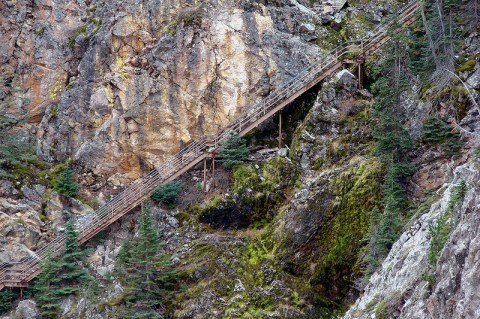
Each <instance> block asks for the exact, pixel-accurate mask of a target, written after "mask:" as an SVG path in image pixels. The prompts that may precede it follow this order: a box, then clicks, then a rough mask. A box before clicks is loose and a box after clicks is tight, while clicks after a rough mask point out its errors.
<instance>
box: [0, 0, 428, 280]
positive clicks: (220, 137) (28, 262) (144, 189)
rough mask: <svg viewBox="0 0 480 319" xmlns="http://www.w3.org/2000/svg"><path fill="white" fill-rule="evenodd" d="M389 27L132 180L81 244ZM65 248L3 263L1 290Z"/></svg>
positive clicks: (89, 225)
mask: <svg viewBox="0 0 480 319" xmlns="http://www.w3.org/2000/svg"><path fill="white" fill-rule="evenodd" d="M418 7H419V2H417V0H415V1H412V2H411V3H409V4H408V5H406V6H405V7H404V8H403V9H402V10H401V11H400V13H399V16H398V18H397V19H396V21H398V22H401V23H403V25H410V24H412V23H413V22H414V21H415V19H416V15H415V12H416V10H417V9H418ZM392 23H393V22H388V23H385V24H383V25H380V26H379V27H378V28H376V29H374V30H373V31H371V32H370V33H369V35H368V36H366V37H364V38H362V39H359V40H356V41H350V42H345V43H343V44H342V45H340V46H338V47H337V48H335V49H333V50H332V51H331V52H330V53H329V54H327V55H325V56H323V57H321V58H320V59H319V61H318V62H316V63H314V64H312V65H311V66H310V67H309V68H307V69H306V70H304V71H302V72H301V73H300V74H298V75H297V76H296V77H295V78H293V79H292V80H290V81H288V82H287V83H285V84H284V85H282V86H281V87H279V88H278V89H277V90H275V91H274V92H273V93H271V94H270V95H269V96H267V97H266V98H265V99H263V100H262V101H260V102H258V103H256V104H254V105H252V106H250V107H249V108H247V109H246V110H245V111H244V112H243V113H242V114H240V115H239V116H238V117H237V118H236V119H235V120H233V121H232V122H231V123H229V124H228V125H227V126H226V127H225V128H223V129H222V130H221V131H220V132H218V133H217V134H216V135H212V136H204V137H203V138H201V139H199V140H197V141H194V142H192V143H190V144H189V145H188V146H187V147H185V148H184V149H182V150H181V151H180V152H178V153H177V154H175V155H174V156H172V157H170V158H169V159H168V160H167V161H165V162H164V163H163V164H161V165H159V166H158V167H157V168H155V169H153V170H152V171H151V172H150V173H148V174H147V175H145V176H144V177H142V178H141V179H139V180H137V181H135V182H133V183H132V184H131V185H129V186H128V187H127V188H126V189H125V190H124V191H123V192H121V193H120V194H118V195H117V196H115V197H114V198H113V199H112V200H110V201H109V202H108V203H106V204H105V205H104V206H102V207H100V208H99V209H97V210H96V211H95V212H93V213H91V214H89V215H86V216H83V217H80V218H78V219H77V220H76V224H75V225H76V228H77V230H78V233H79V243H80V244H82V243H84V242H86V241H87V240H89V239H90V238H92V237H93V236H95V235H96V234H98V233H99V232H100V231H102V230H104V229H106V228H107V227H108V226H109V225H110V224H112V223H113V222H115V221H116V220H118V219H119V218H121V217H122V216H123V215H125V214H126V213H128V212H130V211H131V210H132V209H134V208H135V207H136V206H138V205H139V204H140V203H142V201H144V200H145V199H146V198H148V197H149V196H150V194H151V192H152V191H153V189H154V188H155V187H157V186H158V185H160V184H162V183H164V182H167V181H171V180H174V179H175V178H177V177H178V176H180V175H182V174H183V173H185V172H186V171H188V170H189V169H191V168H192V167H194V166H195V165H196V164H198V163H199V162H201V161H202V160H203V159H204V158H206V157H209V154H211V153H212V152H213V151H214V150H215V149H217V148H218V147H219V145H220V143H221V142H222V141H224V140H225V139H227V138H228V136H229V134H230V132H237V133H238V134H239V135H241V136H243V135H245V134H246V133H248V132H249V131H251V130H252V129H254V128H255V127H257V126H258V125H259V124H260V123H262V122H263V121H265V120H266V119H268V118H269V117H271V116H272V115H273V114H275V113H276V112H278V111H279V110H281V109H283V108H284V107H285V106H287V105H288V104H289V103H290V102H292V101H293V100H295V99H296V98H297V97H299V96H300V95H302V94H303V93H304V92H306V91H307V90H309V89H310V88H312V87H313V86H314V85H316V84H317V83H319V82H320V81H322V80H323V79H325V78H326V77H327V76H329V75H331V74H332V73H333V72H335V71H336V70H338V69H339V68H340V67H341V66H342V64H343V63H345V61H347V60H349V61H362V60H364V59H365V58H366V57H368V56H369V55H371V54H372V53H374V52H375V51H377V50H378V49H379V48H380V47H381V46H383V45H384V44H385V43H386V42H388V41H389V40H390V37H389V36H388V35H387V29H388V28H389V27H390V26H391V25H392ZM64 244H65V236H64V235H63V234H62V235H59V236H58V237H57V238H55V239H54V240H53V241H51V242H50V243H48V244H47V245H45V246H44V247H42V248H41V249H39V250H38V251H36V252H35V253H34V254H32V255H31V256H29V257H26V258H24V259H23V260H21V261H19V262H12V263H4V264H1V265H0V289H2V288H4V287H26V286H28V282H29V281H30V280H32V279H33V278H35V276H37V275H38V273H39V272H40V271H41V264H42V262H43V261H44V260H46V259H47V257H48V256H50V255H57V254H59V253H60V252H61V251H62V250H63V247H64Z"/></svg>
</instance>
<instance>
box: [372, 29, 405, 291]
mask: <svg viewBox="0 0 480 319" xmlns="http://www.w3.org/2000/svg"><path fill="white" fill-rule="evenodd" d="M403 41H404V38H403V36H402V35H401V33H399V32H397V34H395V35H392V42H391V43H390V44H389V45H388V46H387V47H386V50H385V53H386V54H385V60H384V61H383V62H382V63H380V64H379V65H378V66H377V67H376V68H375V70H374V76H375V77H376V81H375V82H374V84H373V85H372V92H373V93H374V95H375V102H374V105H373V115H374V116H375V117H376V119H377V124H376V127H375V128H374V132H373V136H374V138H375V140H376V148H375V151H376V154H377V156H379V158H380V159H381V160H382V161H383V162H384V164H385V166H386V175H385V180H384V183H383V194H382V195H383V196H382V201H383V203H382V204H383V211H382V212H381V213H380V210H379V209H378V208H377V209H375V210H374V211H373V212H372V216H371V227H370V238H369V239H368V244H367V246H366V249H365V252H364V256H363V259H362V262H363V265H364V266H365V278H364V279H363V283H364V284H365V283H366V282H367V281H368V278H369V276H370V275H371V274H372V273H373V272H374V271H375V269H376V267H377V266H378V265H379V264H380V262H381V260H382V259H383V258H385V257H386V256H387V254H388V252H389V250H390V249H391V247H392V245H393V243H394V242H395V241H396V240H397V238H398V236H399V233H400V231H401V227H402V224H403V223H402V221H403V216H404V211H406V208H407V196H406V190H405V178H406V177H407V176H409V175H410V174H412V173H413V169H414V168H413V166H412V165H410V164H409V163H408V162H407V158H406V156H405V154H406V153H407V152H408V150H409V149H410V148H411V146H412V139H411V137H410V134H409V132H408V131H407V130H406V129H405V127H404V123H405V121H406V118H405V114H404V113H403V111H402V109H401V106H400V95H401V94H402V92H403V91H404V90H405V88H406V87H407V85H406V84H407V81H406V79H405V78H404V74H405V72H403V71H402V67H403V64H404V63H405V61H406V57H405V56H404V52H405V50H404V48H403V44H402V43H403Z"/></svg>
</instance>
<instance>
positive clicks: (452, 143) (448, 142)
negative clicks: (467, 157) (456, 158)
mask: <svg viewBox="0 0 480 319" xmlns="http://www.w3.org/2000/svg"><path fill="white" fill-rule="evenodd" d="M423 142H424V143H431V144H440V145H441V147H442V149H443V151H444V152H445V153H446V154H447V155H450V156H452V155H457V154H458V152H459V151H460V149H461V148H462V147H463V145H464V144H465V143H464V142H463V141H462V140H461V136H460V133H459V132H453V129H452V127H451V126H450V125H448V124H447V123H445V122H444V121H442V120H441V119H439V118H438V117H437V116H429V117H428V118H427V119H426V120H425V124H424V133H423Z"/></svg>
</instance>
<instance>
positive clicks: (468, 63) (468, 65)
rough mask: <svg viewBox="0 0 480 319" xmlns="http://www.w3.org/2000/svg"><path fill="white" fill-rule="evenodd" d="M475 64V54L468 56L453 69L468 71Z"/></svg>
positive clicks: (471, 69) (473, 67)
mask: <svg viewBox="0 0 480 319" xmlns="http://www.w3.org/2000/svg"><path fill="white" fill-rule="evenodd" d="M476 64H477V60H476V56H472V57H470V58H469V59H468V60H466V61H465V62H464V63H463V64H462V65H460V66H459V67H458V68H457V69H456V70H455V71H456V72H470V71H473V69H475V65H476Z"/></svg>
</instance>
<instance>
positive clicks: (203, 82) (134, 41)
mask: <svg viewBox="0 0 480 319" xmlns="http://www.w3.org/2000/svg"><path fill="white" fill-rule="evenodd" d="M343 2H344V1H342V3H343ZM1 6H2V7H1V8H2V11H3V12H5V13H6V14H4V15H2V17H0V19H2V20H1V28H2V29H1V31H2V32H0V33H1V37H2V38H1V40H2V42H3V43H8V45H7V46H2V49H1V51H0V56H1V58H2V62H3V64H2V73H4V74H6V76H8V77H9V80H10V78H12V75H13V74H14V73H16V74H18V75H19V76H18V77H16V78H15V77H13V78H12V79H11V80H12V81H14V82H19V83H20V84H21V86H22V88H23V89H24V96H25V98H26V100H25V101H24V102H23V104H20V105H19V108H21V109H22V111H27V112H28V113H29V114H30V122H31V123H30V124H27V125H26V126H25V127H26V128H28V129H29V130H30V131H31V132H33V133H34V134H36V136H37V140H38V144H37V150H38V154H39V155H40V157H41V158H42V159H44V160H47V161H59V160H60V161H62V160H64V159H66V158H73V159H75V160H76V161H77V163H78V164H79V168H81V169H82V170H83V172H85V173H89V174H91V175H92V176H93V177H94V180H93V181H92V182H91V183H92V185H93V184H94V183H95V182H97V180H102V181H105V180H109V181H110V182H112V183H114V184H118V185H123V184H124V183H125V182H126V181H128V180H131V179H134V178H137V177H139V176H140V175H141V174H142V172H145V171H146V170H147V169H149V168H151V167H152V166H153V165H155V163H158V162H159V161H162V160H163V159H164V158H165V156H167V155H169V154H172V152H175V151H177V150H178V149H179V148H180V147H181V146H183V145H184V144H185V143H188V142H190V141H191V140H192V139H195V138H197V137H199V136H201V135H202V134H204V133H212V132H215V131H216V130H218V128H220V127H222V126H223V125H225V124H226V123H227V122H228V121H229V120H231V119H232V118H233V117H234V116H235V115H236V114H238V112H240V111H241V110H242V109H243V108H244V107H246V106H247V105H249V104H250V103H253V102H255V101H256V100H258V99H260V98H261V97H263V96H265V95H267V94H268V93H269V92H270V91H271V90H273V89H275V88H276V87H277V86H278V85H279V84H280V83H282V82H284V81H286V80H288V79H290V78H291V77H292V76H294V75H295V74H296V73H298V72H299V71H300V70H302V69H303V68H305V67H307V66H308V65H309V64H310V63H312V62H313V61H314V60H315V59H317V58H318V56H319V55H320V54H321V53H322V52H325V51H327V50H328V49H330V48H331V47H332V46H334V45H336V44H337V42H338V41H339V40H340V39H341V32H340V31H339V30H340V29H341V27H336V28H335V29H331V28H325V27H323V26H322V23H326V22H325V21H323V22H322V18H320V17H318V16H317V15H316V14H315V12H314V10H312V9H311V8H310V7H309V5H308V4H307V3H305V1H300V2H297V1H287V0H281V1H277V2H272V3H270V2H268V3H263V2H250V1H247V0H242V1H240V0H238V1H233V2H229V3H224V2H221V1H216V0H211V1H207V2H202V3H191V2H184V1H173V2H171V1H170V2H168V1H162V0H155V1H149V2H148V3H147V4H144V5H139V4H138V3H137V1H135V0H131V1H121V2H116V1H110V2H104V1H79V2H76V3H63V2H53V1H27V0H20V1H6V2H4V3H2V4H1ZM329 6H330V7H332V8H334V9H333V10H334V11H335V12H336V13H340V12H343V13H342V15H341V16H340V17H336V18H335V19H336V20H338V19H339V20H338V21H337V22H341V21H343V20H347V19H346V16H348V15H351V16H352V17H354V18H355V19H353V18H352V21H349V22H348V25H347V26H346V29H348V35H347V36H348V37H354V36H355V35H356V34H362V32H363V31H362V28H360V26H361V25H363V24H364V21H363V20H362V19H360V17H361V16H362V15H364V14H365V13H364V11H361V10H359V9H358V8H355V10H353V9H352V8H349V10H350V11H349V12H348V13H347V12H346V11H342V10H343V7H344V5H337V4H336V3H330V2H327V3H323V4H321V7H322V8H323V7H329ZM365 10H366V12H368V14H371V13H370V12H369V10H370V9H368V8H366V9H365ZM317 39H318V41H317ZM95 179H97V180H95Z"/></svg>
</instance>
